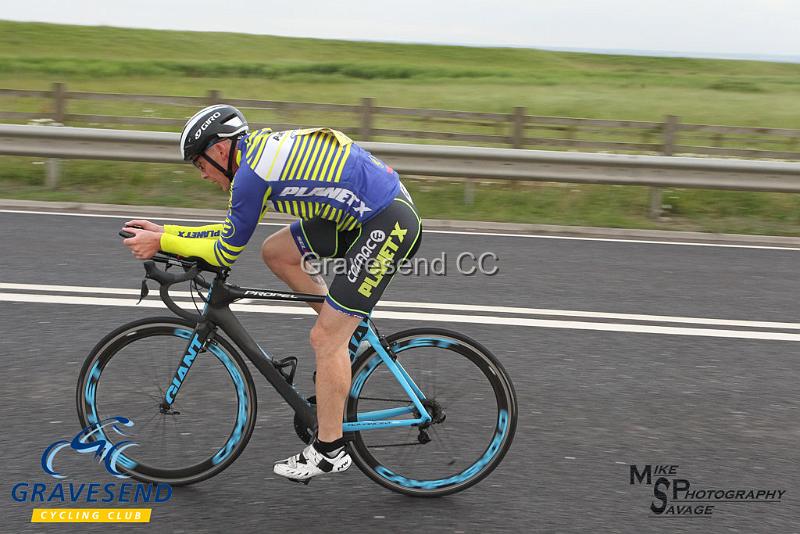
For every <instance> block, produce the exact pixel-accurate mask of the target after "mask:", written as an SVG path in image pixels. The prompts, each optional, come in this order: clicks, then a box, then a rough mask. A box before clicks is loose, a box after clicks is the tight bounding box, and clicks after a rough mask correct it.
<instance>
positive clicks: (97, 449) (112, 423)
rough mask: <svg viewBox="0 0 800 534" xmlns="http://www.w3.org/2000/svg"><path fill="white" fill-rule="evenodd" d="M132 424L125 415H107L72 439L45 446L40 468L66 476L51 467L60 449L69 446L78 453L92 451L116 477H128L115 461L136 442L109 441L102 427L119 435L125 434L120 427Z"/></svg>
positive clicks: (52, 474) (54, 474) (124, 460)
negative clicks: (106, 417)
mask: <svg viewBox="0 0 800 534" xmlns="http://www.w3.org/2000/svg"><path fill="white" fill-rule="evenodd" d="M132 426H133V421H131V420H130V419H127V418H125V417H109V418H108V419H105V420H103V421H100V423H98V424H93V425H89V426H87V427H86V428H84V429H83V430H81V431H80V432H78V433H77V434H76V435H75V437H74V438H72V441H67V440H64V439H62V440H59V441H56V442H55V443H53V444H51V445H50V446H49V447H47V448H46V449H45V450H44V453H43V454H42V469H43V470H44V472H45V473H47V474H48V475H50V476H52V477H53V478H66V475H62V474H61V473H58V472H57V471H56V470H55V468H54V467H53V460H54V459H55V456H56V454H58V452H59V451H60V450H61V449H64V448H66V447H70V448H71V449H72V450H74V451H75V452H78V453H80V454H86V453H90V452H93V453H94V457H95V459H97V461H98V462H102V463H103V464H104V465H105V467H106V471H108V472H109V473H111V474H112V475H114V476H115V477H117V478H129V477H130V475H126V474H123V473H122V472H121V471H120V470H119V469H118V468H117V463H118V462H120V461H121V460H120V455H121V454H122V451H124V450H125V449H127V448H129V447H136V446H137V444H136V443H134V442H133V441H131V440H123V441H120V442H119V443H111V442H110V441H108V439H106V436H105V433H104V430H103V429H105V428H110V429H112V430H114V432H116V433H117V434H119V435H120V436H125V435H126V434H125V432H123V431H122V430H121V429H120V427H128V428H130V427H132ZM127 462H129V460H127V458H125V457H124V456H123V457H122V461H121V463H122V464H123V465H125V464H126V463H127Z"/></svg>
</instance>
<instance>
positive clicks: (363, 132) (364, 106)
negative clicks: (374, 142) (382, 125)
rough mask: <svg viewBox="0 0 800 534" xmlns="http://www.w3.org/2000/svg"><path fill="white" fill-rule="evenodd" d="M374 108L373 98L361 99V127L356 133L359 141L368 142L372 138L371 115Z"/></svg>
mask: <svg viewBox="0 0 800 534" xmlns="http://www.w3.org/2000/svg"><path fill="white" fill-rule="evenodd" d="M374 107H375V99H374V98H369V97H367V98H362V99H361V127H360V129H359V131H358V135H359V141H369V140H370V139H371V138H372V114H373V113H374V111H373V109H372V108H374Z"/></svg>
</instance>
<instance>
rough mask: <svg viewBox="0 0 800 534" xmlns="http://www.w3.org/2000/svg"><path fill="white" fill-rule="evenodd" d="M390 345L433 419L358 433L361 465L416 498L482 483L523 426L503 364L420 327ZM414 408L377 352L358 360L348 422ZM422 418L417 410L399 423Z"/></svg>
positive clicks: (467, 342) (463, 341)
mask: <svg viewBox="0 0 800 534" xmlns="http://www.w3.org/2000/svg"><path fill="white" fill-rule="evenodd" d="M387 341H388V343H389V345H390V346H391V348H392V351H393V352H394V354H395V355H396V356H397V360H396V363H397V364H399V366H400V367H401V368H402V369H403V370H404V371H405V373H406V374H407V376H408V377H410V378H411V380H412V381H413V382H414V383H415V384H416V386H417V387H418V388H419V390H420V391H421V392H422V394H423V395H424V396H425V399H424V400H422V404H423V406H424V407H425V408H426V410H427V411H428V413H429V414H430V415H431V417H432V421H431V422H430V423H426V424H423V425H420V426H400V427H392V428H380V429H370V430H361V431H360V432H355V433H354V436H353V437H354V439H353V441H352V443H351V445H350V453H351V456H352V457H353V461H354V462H355V463H356V465H357V466H358V467H359V468H360V469H361V470H362V471H363V472H364V473H365V474H366V475H367V476H369V477H370V478H371V479H372V480H374V481H375V482H377V483H378V484H380V485H382V486H384V487H386V488H389V489H391V490H393V491H397V492H400V493H404V494H406V495H411V496H415V497H440V496H443V495H448V494H451V493H455V492H457V491H462V490H464V489H466V488H469V487H470V486H472V485H474V484H476V483H478V482H479V481H480V480H482V479H483V478H484V477H486V476H487V475H489V473H491V472H492V471H493V470H494V469H495V468H496V467H497V465H498V464H499V463H500V461H501V460H502V459H503V456H504V455H505V454H506V452H508V449H509V447H510V446H511V441H512V440H513V438H514V431H515V429H516V425H517V401H516V394H515V392H514V387H513V385H512V384H511V380H510V379H509V378H508V376H507V374H506V372H505V370H504V369H503V366H502V365H501V364H500V362H499V361H498V360H497V358H495V356H494V355H492V354H491V353H490V352H489V351H488V350H487V349H486V348H485V347H483V346H482V345H480V344H479V343H477V342H475V341H473V340H472V339H470V338H468V337H467V336H464V335H462V334H459V333H456V332H452V331H450V330H444V329H440V328H415V329H411V330H406V331H403V332H398V333H396V334H393V335H391V336H389V337H388V338H387ZM411 405H412V403H411V402H410V400H409V398H408V395H407V394H406V393H405V391H404V390H403V388H402V387H401V386H400V384H399V383H398V381H397V380H396V379H395V377H394V375H393V374H392V373H391V372H390V371H389V370H388V369H387V368H386V365H384V364H383V360H382V359H381V358H380V356H379V355H378V354H377V353H375V351H374V349H370V350H368V351H366V352H364V353H363V354H362V355H361V356H359V358H358V359H357V360H356V361H355V362H354V363H353V385H352V388H351V391H350V396H349V397H348V402H347V408H346V420H347V421H351V422H355V421H358V420H359V413H361V414H364V413H365V412H371V413H387V414H388V413H391V411H392V410H395V413H397V411H402V410H403V408H404V407H405V408H406V411H408V407H409V406H411ZM364 417H367V416H364V415H362V419H363V418H364ZM418 417H419V414H418V413H416V412H414V413H407V414H406V415H404V416H401V417H400V418H399V419H400V420H402V419H403V418H408V419H415V418H418ZM395 419H398V418H397V417H395Z"/></svg>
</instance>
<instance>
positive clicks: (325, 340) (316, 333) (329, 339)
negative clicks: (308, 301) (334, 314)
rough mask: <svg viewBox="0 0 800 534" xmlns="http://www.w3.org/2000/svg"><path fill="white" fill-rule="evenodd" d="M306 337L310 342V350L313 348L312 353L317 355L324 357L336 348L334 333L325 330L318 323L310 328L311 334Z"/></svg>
mask: <svg viewBox="0 0 800 534" xmlns="http://www.w3.org/2000/svg"><path fill="white" fill-rule="evenodd" d="M308 337H309V341H310V342H311V348H313V349H314V352H315V353H317V354H318V355H319V354H322V355H323V356H324V355H326V354H330V353H331V352H334V351H335V349H336V348H337V347H336V343H337V341H336V339H335V338H336V337H337V336H336V335H335V333H334V332H331V331H330V330H329V329H327V328H325V326H324V325H322V324H321V323H320V322H319V321H317V323H316V324H315V325H314V327H313V328H311V333H310V334H309V336H308Z"/></svg>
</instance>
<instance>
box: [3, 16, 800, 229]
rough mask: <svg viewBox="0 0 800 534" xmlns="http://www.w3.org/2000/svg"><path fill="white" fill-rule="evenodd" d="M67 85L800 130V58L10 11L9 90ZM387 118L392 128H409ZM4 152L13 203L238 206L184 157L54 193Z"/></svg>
mask: <svg viewBox="0 0 800 534" xmlns="http://www.w3.org/2000/svg"><path fill="white" fill-rule="evenodd" d="M55 81H62V82H66V83H67V85H68V88H69V89H72V90H84V91H99V92H118V93H149V94H162V95H189V96H197V95H203V94H205V93H206V92H207V91H208V90H211V89H216V90H220V91H222V93H223V95H227V96H229V97H238V98H254V99H271V100H288V101H305V102H335V103H348V104H352V103H357V102H358V101H359V100H360V98H361V97H373V98H375V99H376V103H377V104H378V105H385V106H399V107H426V108H438V109H460V110H470V111H489V112H504V113H507V112H510V111H511V109H512V108H513V107H514V106H525V107H527V108H528V113H529V114H534V115H549V116H568V117H587V118H604V119H628V120H648V121H661V120H663V117H664V116H665V115H667V114H671V115H678V116H680V117H681V120H682V121H684V122H693V123H706V124H727V125H741V126H761V127H782V128H800V106H798V105H797V102H798V101H800V65H795V64H782V63H764V62H746V61H724V60H705V59H684V58H654V57H633V56H613V55H593V54H581V53H562V52H546V51H540V50H524V49H510V48H471V47H457V46H427V45H397V44H384V43H364V42H360V43H359V42H347V41H333V40H316V39H295V38H286V37H272V36H257V35H244V34H208V33H194V32H176V31H155V30H133V29H120V28H108V27H82V26H62V25H51V24H38V23H18V22H9V21H0V87H5V88H18V89H49V88H50V86H51V84H52V83H53V82H55ZM0 110H15V111H31V112H42V113H48V112H50V102H49V101H47V100H44V99H22V98H9V97H3V98H0ZM69 112H71V113H92V114H130V115H138V116H154V117H185V116H188V115H189V114H191V112H192V109H191V108H186V107H183V108H180V107H174V106H160V105H151V104H143V103H125V102H113V101H112V102H90V101H77V102H70V108H69ZM251 120H252V121H253V122H264V121H266V122H269V121H284V122H296V123H305V124H321V123H322V124H330V125H334V126H347V125H350V126H353V125H355V122H354V121H355V120H357V119H355V118H353V117H343V116H336V115H335V114H313V113H299V112H295V113H292V114H287V115H284V116H278V115H276V114H274V113H272V114H271V113H270V112H260V113H253V114H252V116H251ZM388 120H389V119H379V121H378V123H377V126H378V127H393V126H394V127H398V126H402V127H404V126H406V124H405V123H403V121H401V120H394V122H392V123H388V122H386V123H384V122H383V121H388ZM347 121H349V123H348V122H347ZM475 128H476V131H477V129H478V128H479V127H478V126H475ZM598 135H599V134H598ZM637 140H638V139H637ZM650 142H658V141H657V140H651V141H650ZM0 161H1V162H2V167H0V186H2V188H3V193H2V196H4V197H6V198H29V199H40V200H45V199H51V200H76V201H85V202H109V203H120V204H161V205H168V206H197V207H215V208H219V209H224V208H225V206H226V201H227V199H226V198H224V197H225V195H221V194H220V193H219V191H215V190H214V189H213V187H211V186H209V185H208V184H205V183H202V182H201V181H200V180H198V179H197V178H196V176H194V174H193V173H192V170H191V169H189V168H187V167H185V166H169V165H155V164H141V165H135V164H127V163H109V162H78V161H69V162H64V163H63V171H64V172H63V178H62V181H61V183H60V186H59V188H58V189H56V190H48V189H47V188H45V187H44V185H43V181H44V178H43V177H44V166H43V165H41V164H34V163H36V162H37V160H32V159H24V158H9V157H2V158H0ZM40 161H41V160H39V162H40ZM407 181H408V182H409V185H410V188H411V189H412V191H413V193H414V196H415V199H416V201H417V203H418V204H419V206H420V208H421V211H422V213H423V216H425V217H437V218H452V219H474V220H495V221H515V222H526V223H547V224H575V225H597V226H610V227H636V228H668V229H688V230H701V231H725V232H740V233H771V234H781V235H796V234H798V233H799V232H800V195H791V194H766V193H763V194H762V193H743V192H721V191H717V192H714V191H699V190H668V191H666V192H665V194H664V203H665V204H668V205H670V206H671V208H670V210H669V220H667V221H662V222H653V221H651V220H649V219H647V217H646V214H647V207H648V202H649V200H648V191H647V189H645V188H637V187H618V186H584V185H582V186H574V185H553V184H514V183H493V184H481V185H479V186H478V189H477V192H476V195H475V197H476V200H475V203H474V204H471V205H466V204H465V203H464V199H463V185H462V184H459V183H450V182H446V181H437V182H435V183H425V182H421V181H416V180H407Z"/></svg>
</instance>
